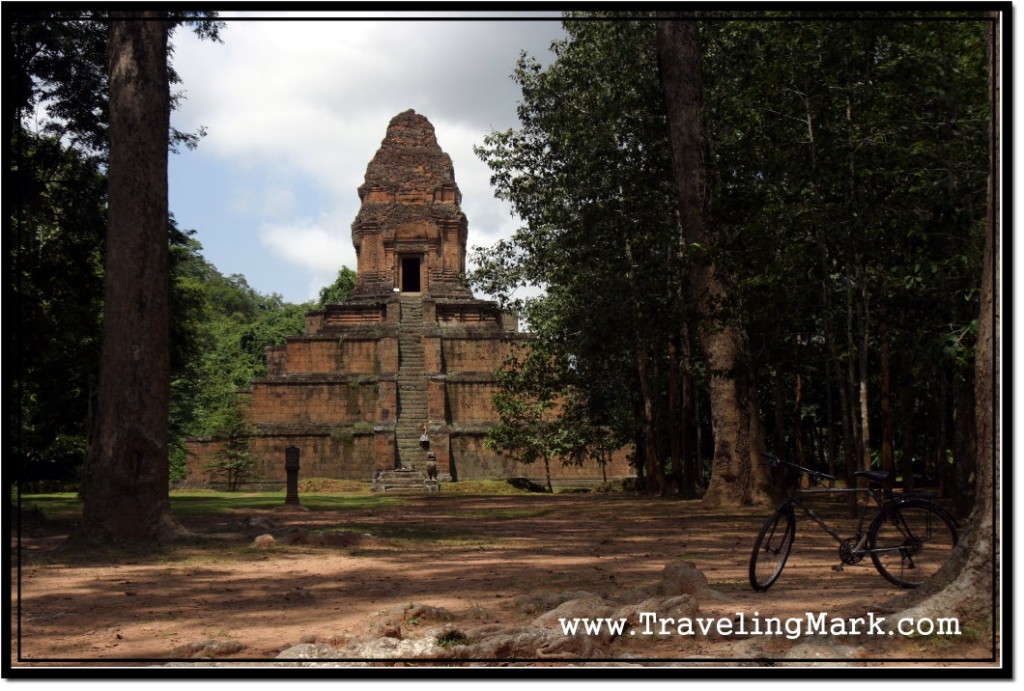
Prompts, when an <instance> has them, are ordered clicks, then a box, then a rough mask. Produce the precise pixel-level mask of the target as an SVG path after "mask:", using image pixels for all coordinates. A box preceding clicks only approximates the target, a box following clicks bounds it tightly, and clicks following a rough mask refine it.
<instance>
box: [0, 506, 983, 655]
mask: <svg viewBox="0 0 1024 691" xmlns="http://www.w3.org/2000/svg"><path fill="white" fill-rule="evenodd" d="M766 513H767V512H766V511H765V510H764V509H749V510H743V511H740V512H736V513H728V514H723V513H712V512H709V511H707V510H704V509H702V508H701V507H700V505H699V503H697V502H681V501H675V500H656V499H649V498H639V497H636V496H635V495H625V494H622V495H617V494H558V495H510V496H482V495H456V494H445V493H443V492H442V493H439V494H433V495H403V496H400V497H394V498H392V497H390V496H389V497H387V501H382V502H380V503H377V504H372V503H363V504H360V505H359V506H358V507H357V508H353V509H351V510H343V511H305V510H295V509H288V510H285V509H283V508H277V509H273V510H271V509H267V510H261V511H254V510H245V511H230V510H229V511H227V512H223V513H219V514H213V515H202V516H198V517H196V516H187V515H185V516H182V517H181V521H182V523H183V524H184V525H185V526H186V527H187V528H188V529H190V530H191V531H192V532H193V533H195V535H196V537H195V539H192V540H189V541H187V542H185V543H183V544H177V545H174V546H171V547H163V548H159V549H149V550H131V551H120V552H112V551H111V552H105V553H102V554H99V555H96V554H83V553H73V552H66V551H63V550H61V549H60V545H61V543H62V541H63V539H64V537H65V536H66V534H67V531H68V529H69V527H70V526H69V525H67V524H64V523H57V522H53V521H47V520H28V519H26V520H25V521H23V525H22V530H21V535H20V541H19V540H18V536H16V535H15V536H13V539H12V546H13V549H14V552H13V558H12V573H11V583H12V600H11V601H12V610H11V617H12V620H11V621H12V624H11V625H12V633H13V634H14V640H13V641H12V648H13V649H12V657H11V660H12V665H14V666H16V667H18V666H24V665H39V666H41V665H74V666H88V665H94V664H99V665H104V666H120V665H128V664H132V665H140V664H144V665H154V664H165V663H166V662H167V661H169V660H171V659H174V658H176V657H178V656H184V653H183V652H182V651H188V650H189V648H188V647H187V646H189V645H192V644H197V643H199V642H202V641H209V640H217V641H221V642H237V643H238V644H240V646H239V645H236V644H233V645H232V646H227V647H225V648H224V650H225V651H226V652H225V653H223V654H221V655H220V656H219V657H220V658H221V659H223V660H239V661H241V660H257V659H261V660H268V659H272V658H274V657H275V656H276V655H277V654H278V653H279V652H280V651H282V650H284V649H286V648H288V647H290V646H292V645H295V644H298V643H327V644H329V645H341V644H343V643H344V642H346V641H350V640H352V639H354V638H358V637H360V636H365V635H366V631H365V621H366V620H367V618H368V617H371V615H373V614H374V613H377V612H380V611H381V610H382V609H386V608H389V607H394V606H401V605H408V604H410V603H419V604H427V605H432V606H435V607H443V608H446V609H448V610H450V611H451V612H452V613H453V614H454V615H455V616H456V617H457V619H458V620H459V621H460V622H461V625H462V626H463V627H468V626H471V625H476V624H484V623H500V624H506V625H520V624H521V625H523V626H526V625H528V624H529V622H530V621H531V620H533V619H534V618H535V617H536V616H537V615H536V614H526V613H524V612H523V611H522V608H517V607H516V605H515V597H516V596H517V595H520V594H524V593H533V592H539V591H554V592H559V591H580V590H583V591H589V592H591V593H594V594H596V595H601V596H605V597H613V598H614V597H615V595H616V593H621V592H622V591H624V590H628V589H630V588H636V587H643V586H651V585H655V584H657V583H658V581H659V577H660V574H661V571H662V569H663V568H664V567H665V566H666V564H669V563H672V562H674V561H677V560H684V561H689V562H692V563H693V564H694V565H695V566H696V567H697V568H698V569H700V571H702V572H703V573H704V575H705V576H706V578H707V580H708V582H709V584H710V586H711V588H712V589H713V590H715V591H717V592H718V593H720V598H718V599H715V600H709V601H704V602H699V603H698V606H699V609H700V615H701V616H704V617H708V616H723V617H728V618H730V619H734V620H735V619H736V618H737V617H739V616H740V615H741V614H742V615H743V616H745V617H747V618H748V619H749V618H750V617H752V616H758V614H759V615H760V616H761V617H781V618H785V617H801V618H806V613H808V612H812V613H818V612H826V613H827V616H828V618H829V619H831V618H832V617H844V618H845V617H863V616H865V615H866V614H867V613H868V612H874V613H876V614H882V613H886V612H890V611H893V609H894V607H896V606H897V604H898V598H899V597H900V596H901V595H903V593H902V592H901V591H899V590H898V589H896V588H893V587H892V586H890V585H889V584H888V583H886V582H885V581H884V580H883V579H882V578H881V576H879V575H878V573H877V572H876V571H875V570H874V568H873V567H872V566H871V564H870V560H865V561H866V563H861V564H858V565H855V566H848V567H846V568H845V569H844V570H842V571H836V570H833V569H832V568H831V567H832V566H833V565H835V564H837V563H838V561H839V560H838V557H837V550H836V546H835V543H834V542H832V540H831V538H829V537H828V536H827V535H825V534H824V533H822V532H821V531H820V530H818V529H817V528H816V527H814V526H812V525H810V524H808V523H805V522H800V523H798V527H797V539H796V543H795V548H794V552H793V554H792V555H791V557H790V560H789V562H788V564H787V566H786V570H785V572H784V573H783V575H782V577H781V579H780V580H779V581H778V582H777V583H776V585H775V586H774V587H773V588H772V589H771V590H769V591H768V592H767V593H755V592H753V591H752V590H751V588H750V586H749V584H748V581H747V569H748V561H749V558H750V550H751V547H752V544H753V541H754V538H755V536H756V534H757V531H758V529H759V527H760V525H761V523H762V521H763V520H764V518H765V515H766ZM837 520H839V521H840V524H841V525H843V526H846V525H847V524H848V523H847V521H846V520H845V519H843V518H842V515H841V514H837ZM268 522H269V523H268ZM261 523H262V526H261V525H260V524H261ZM267 525H270V526H271V527H270V529H269V531H268V530H267V529H266V528H267ZM297 530H302V531H306V530H308V531H318V530H323V531H327V532H326V533H324V534H326V535H335V536H337V535H343V536H346V537H347V538H348V539H347V541H346V539H340V538H339V539H333V540H325V542H326V543H327V544H308V543H307V544H287V542H286V539H285V538H286V537H287V536H288V535H289V534H291V535H294V534H296V531H297ZM265 532H270V533H271V534H273V535H275V536H276V537H277V540H276V541H275V543H274V544H273V545H272V546H270V547H269V548H267V549H258V548H256V547H255V546H254V543H253V539H254V537H255V536H256V535H258V534H260V533H265ZM365 535H370V536H373V537H365ZM755 613H758V614H755ZM750 638H751V636H743V635H720V634H716V633H714V632H712V633H711V634H710V635H694V636H679V635H667V636H660V635H654V636H647V635H643V636H633V637H622V638H620V639H619V640H618V641H615V642H614V643H613V644H612V645H611V647H610V648H609V650H610V651H611V654H612V655H614V656H616V657H623V658H630V659H631V660H632V661H633V662H637V661H642V660H651V661H657V660H665V661H668V660H672V661H676V662H674V663H673V664H679V662H678V661H680V660H698V659H700V660H710V661H717V662H715V664H719V665H724V664H728V663H729V661H730V660H741V659H742V660H747V663H746V664H754V663H752V662H750V655H751V653H750V651H751V650H752V648H751V647H750V645H751V642H750ZM757 638H758V639H759V640H758V641H757V645H758V646H759V647H758V648H756V650H757V651H758V652H757V657H758V658H764V659H765V660H772V659H776V658H781V657H782V656H784V655H785V654H786V653H787V651H789V650H790V649H791V648H792V647H793V646H794V645H795V644H796V642H795V641H793V640H787V639H786V637H784V636H770V637H764V636H758V637H757ZM816 638H828V637H827V636H826V637H820V636H819V637H816ZM832 643H834V644H836V645H839V647H834V648H830V649H828V650H834V651H839V653H837V654H840V655H842V656H843V659H840V660H836V661H835V662H838V663H842V662H843V661H844V660H846V661H847V662H853V663H855V664H857V665H864V666H874V665H880V664H886V662H884V661H890V660H891V661H898V662H897V664H899V665H901V666H947V665H957V666H959V665H967V666H978V667H984V666H986V665H991V664H992V663H991V662H989V663H986V662H984V661H985V660H991V659H992V657H993V646H992V643H991V641H990V640H989V638H988V637H987V636H986V635H985V633H984V632H983V631H982V632H981V633H979V632H978V629H977V628H976V627H973V628H972V627H968V629H967V630H966V631H965V632H963V633H962V634H961V635H960V636H930V637H925V636H913V637H904V636H890V637H878V636H874V637H872V636H846V637H843V638H842V639H841V640H837V641H833V642H832ZM827 657H828V656H827V655H826V659H827ZM684 664H685V663H684ZM705 664H709V663H705ZM761 664H765V665H771V664H773V663H772V662H769V661H762V662H761Z"/></svg>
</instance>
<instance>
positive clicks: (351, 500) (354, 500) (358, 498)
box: [171, 491, 402, 516]
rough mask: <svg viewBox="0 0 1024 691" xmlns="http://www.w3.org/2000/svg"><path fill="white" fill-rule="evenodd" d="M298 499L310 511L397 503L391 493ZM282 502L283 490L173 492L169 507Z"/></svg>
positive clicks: (211, 509) (185, 509)
mask: <svg viewBox="0 0 1024 691" xmlns="http://www.w3.org/2000/svg"><path fill="white" fill-rule="evenodd" d="M299 501H300V502H301V503H302V505H303V506H304V507H306V508H307V509H310V510H311V511H365V510H367V509H375V508H380V507H384V506H395V505H397V504H401V503H402V500H401V499H397V498H395V497H383V496H380V495H370V494H367V495H350V494H327V493H323V494H321V493H308V494H302V493H300V494H299ZM279 506H284V492H261V493H255V494H240V493H237V492H213V493H210V492H207V491H201V492H193V491H187V492H174V493H172V494H171V509H172V510H173V511H174V513H176V514H179V515H182V516H197V515H203V514H210V513H223V512H226V511H240V510H254V509H275V508H277V507H279Z"/></svg>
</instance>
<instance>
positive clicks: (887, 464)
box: [878, 313, 896, 479]
mask: <svg viewBox="0 0 1024 691" xmlns="http://www.w3.org/2000/svg"><path fill="white" fill-rule="evenodd" d="M878 340H879V341H880V343H879V357H880V360H879V363H878V370H879V372H878V374H879V377H880V378H881V394H882V401H881V413H882V470H884V471H886V472H888V473H891V474H892V476H893V478H894V479H895V477H896V462H895V460H894V458H893V446H892V381H891V379H892V377H891V375H890V372H889V365H890V362H889V360H890V352H889V322H888V319H887V316H886V315H885V314H884V313H883V314H882V315H881V316H880V318H879V320H878Z"/></svg>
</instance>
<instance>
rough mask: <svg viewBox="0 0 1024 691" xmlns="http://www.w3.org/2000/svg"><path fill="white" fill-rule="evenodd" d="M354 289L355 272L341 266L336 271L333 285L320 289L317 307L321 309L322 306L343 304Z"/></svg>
mask: <svg viewBox="0 0 1024 691" xmlns="http://www.w3.org/2000/svg"><path fill="white" fill-rule="evenodd" d="M355 287H356V272H355V271H353V270H352V269H350V268H348V267H347V266H343V267H341V269H339V270H338V276H337V278H335V279H334V283H332V284H331V285H329V286H324V287H323V288H321V289H320V299H319V301H318V303H317V304H318V306H319V307H323V306H324V305H330V304H334V303H338V302H344V301H345V300H346V299H347V298H348V296H349V294H350V293H351V292H352V289H353V288H355Z"/></svg>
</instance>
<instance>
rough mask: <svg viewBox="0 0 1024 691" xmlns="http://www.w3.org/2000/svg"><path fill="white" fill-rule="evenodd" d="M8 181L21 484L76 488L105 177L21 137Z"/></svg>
mask: <svg viewBox="0 0 1024 691" xmlns="http://www.w3.org/2000/svg"><path fill="white" fill-rule="evenodd" d="M8 181H9V182H10V183H12V188H13V189H14V190H16V191H15V192H14V194H13V196H12V198H13V199H14V200H15V203H14V204H12V205H11V206H9V207H8V209H9V212H10V216H9V217H8V220H9V225H8V226H7V227H8V229H9V231H8V232H9V233H10V234H11V235H13V237H10V236H8V237H9V239H10V240H11V242H5V248H6V256H7V260H8V262H9V263H8V266H9V267H10V268H11V269H12V271H11V273H10V274H8V276H9V280H10V283H9V284H8V286H9V289H10V290H11V292H12V293H13V298H14V300H13V305H12V308H13V314H14V319H15V324H17V329H16V330H15V331H14V334H13V337H14V358H15V359H14V362H13V364H14V370H13V375H14V382H13V383H14V394H15V397H16V403H15V406H14V414H15V415H16V416H18V418H17V423H18V427H17V429H18V434H16V435H15V437H14V439H13V441H14V445H15V457H16V459H17V462H18V464H19V479H21V480H23V481H29V480H62V481H66V480H71V479H73V478H74V477H75V473H76V468H77V465H78V464H79V463H80V461H81V458H82V454H83V453H84V450H85V440H86V435H87V434H88V415H89V411H90V408H91V405H92V397H93V396H94V392H95V388H96V372H97V368H98V366H99V323H100V313H101V309H102V299H103V248H104V238H105V235H106V232H105V231H106V216H105V208H104V196H105V179H104V176H103V175H102V173H101V172H100V171H99V169H98V168H97V166H96V165H95V163H93V162H90V161H89V160H87V159H85V158H84V157H83V156H81V155H79V154H78V153H76V152H75V151H72V150H68V149H66V148H64V147H63V146H62V145H61V144H60V142H58V141H56V140H54V139H50V138H45V137H35V136H32V135H30V134H28V133H22V135H21V145H20V146H19V148H18V166H17V167H16V168H15V169H14V170H12V171H10V175H9V177H8Z"/></svg>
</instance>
